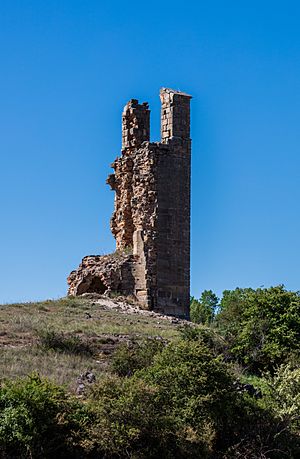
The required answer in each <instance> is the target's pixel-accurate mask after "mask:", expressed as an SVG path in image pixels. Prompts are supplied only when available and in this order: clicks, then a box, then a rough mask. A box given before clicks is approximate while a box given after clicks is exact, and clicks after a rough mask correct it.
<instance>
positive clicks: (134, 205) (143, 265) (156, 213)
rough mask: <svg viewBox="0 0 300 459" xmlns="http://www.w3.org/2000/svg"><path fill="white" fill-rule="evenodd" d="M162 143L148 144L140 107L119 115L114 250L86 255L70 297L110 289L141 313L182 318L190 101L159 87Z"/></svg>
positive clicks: (186, 286) (186, 291) (133, 104)
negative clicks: (148, 311)
mask: <svg viewBox="0 0 300 459" xmlns="http://www.w3.org/2000/svg"><path fill="white" fill-rule="evenodd" d="M160 99H161V142H154V143H153V142H150V110H149V107H148V104H147V103H143V104H139V103H138V101H137V100H135V99H132V100H130V101H129V102H128V103H127V105H126V106H125V108H124V111H123V114H122V155H121V157H120V158H117V159H116V160H115V161H114V163H113V164H112V167H113V169H114V173H113V174H111V175H110V176H109V177H108V179H107V183H108V184H109V185H110V186H111V189H112V190H114V191H115V210H114V213H113V216H112V219H111V230H112V233H113V235H114V237H115V239H116V249H117V250H116V252H115V253H114V254H111V255H105V256H88V257H85V258H84V259H83V260H82V262H81V264H80V266H79V268H78V269H77V270H76V271H72V273H71V274H70V276H69V278H68V283H69V292H68V293H69V295H80V294H82V293H86V292H97V293H104V292H109V291H117V292H119V293H121V294H124V295H134V296H135V297H136V299H137V301H138V303H139V304H140V306H141V307H142V308H144V309H151V310H154V311H157V312H161V313H164V314H170V315H175V316H179V317H186V318H188V317H189V299H190V175H191V139H190V99H191V96H189V95H188V94H185V93H182V92H179V91H173V90H172V89H167V88H162V89H161V91H160Z"/></svg>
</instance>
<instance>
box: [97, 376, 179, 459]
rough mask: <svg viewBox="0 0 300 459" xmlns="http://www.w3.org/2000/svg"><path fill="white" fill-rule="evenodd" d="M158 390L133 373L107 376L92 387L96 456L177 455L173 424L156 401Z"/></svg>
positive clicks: (152, 456) (165, 456)
mask: <svg viewBox="0 0 300 459" xmlns="http://www.w3.org/2000/svg"><path fill="white" fill-rule="evenodd" d="M157 391H158V389H157V388H155V387H154V386H151V385H148V384H146V383H145V382H144V381H142V380H140V379H137V378H134V377H133V378H130V379H128V378H118V377H110V378H108V379H105V380H103V381H101V382H100V383H98V384H97V385H96V386H94V387H93V388H92V393H91V397H90V400H89V403H90V409H91V411H92V412H93V414H94V417H95V422H94V424H93V427H92V429H91V438H92V441H93V444H94V450H95V451H96V452H97V454H98V455H99V456H98V455H97V457H106V458H114V457H130V458H136V459H142V458H145V459H146V458H157V457H164V458H170V459H171V458H173V457H176V456H174V455H173V453H172V451H173V450H174V441H172V439H173V437H174V436H175V434H174V433H173V430H174V429H173V427H174V426H173V425H172V422H171V421H170V419H169V416H168V415H166V414H165V413H164V410H162V407H161V406H160V404H159V402H158V399H157Z"/></svg>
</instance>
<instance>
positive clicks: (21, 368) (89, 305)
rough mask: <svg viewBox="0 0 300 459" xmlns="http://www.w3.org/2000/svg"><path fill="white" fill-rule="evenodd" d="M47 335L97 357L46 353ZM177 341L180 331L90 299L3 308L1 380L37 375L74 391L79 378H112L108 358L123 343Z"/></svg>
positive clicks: (56, 351)
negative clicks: (90, 375)
mask: <svg viewBox="0 0 300 459" xmlns="http://www.w3.org/2000/svg"><path fill="white" fill-rule="evenodd" d="M47 332H49V333H52V334H57V335H59V337H60V339H64V337H65V338H66V340H70V339H72V337H73V338H74V337H76V339H78V340H80V342H81V343H84V344H85V345H86V346H89V348H90V349H92V350H93V351H92V355H88V354H86V353H82V354H80V352H74V353H72V352H62V351H61V350H59V349H46V348H45V347H44V348H43V347H41V336H42V335H43V334H44V335H45V333H46V334H47ZM149 336H150V337H156V336H160V337H162V338H163V339H164V340H173V339H176V338H177V337H178V325H174V324H172V323H170V322H169V321H167V320H163V319H160V318H157V317H148V316H144V315H142V314H130V313H123V312H122V313H121V312H120V311H118V310H115V309H110V310H107V309H105V308H104V307H103V306H101V302H100V304H99V303H95V302H93V301H92V300H88V299H85V298H62V299H60V300H57V301H51V300H49V301H43V302H40V303H24V304H11V305H3V306H0V374H1V377H0V380H1V378H15V377H18V376H24V375H26V374H28V373H31V372H32V371H38V372H39V373H40V374H41V375H42V376H46V377H48V378H50V379H52V380H54V381H56V382H58V383H60V384H65V385H66V386H68V387H69V388H71V389H73V388H74V387H75V384H76V379H77V377H78V376H79V374H80V373H83V372H84V371H86V370H88V369H89V370H92V371H93V372H94V373H95V375H96V377H98V378H99V377H101V374H103V373H105V372H107V368H108V361H109V356H110V355H111V353H112V352H113V351H114V349H115V348H116V346H117V345H118V344H119V343H120V342H122V341H130V340H136V339H139V338H141V339H142V338H145V337H149Z"/></svg>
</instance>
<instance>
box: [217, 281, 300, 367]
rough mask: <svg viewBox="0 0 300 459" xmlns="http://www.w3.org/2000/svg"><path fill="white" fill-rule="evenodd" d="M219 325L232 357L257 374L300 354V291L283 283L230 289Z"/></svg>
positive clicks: (218, 318)
mask: <svg viewBox="0 0 300 459" xmlns="http://www.w3.org/2000/svg"><path fill="white" fill-rule="evenodd" d="M216 324H217V327H218V329H219V331H220V332H221V333H222V334H223V336H224V338H225V339H226V340H227V342H228V346H229V351H230V353H231V355H232V357H234V358H236V359H237V360H238V361H239V362H240V363H241V364H243V365H246V366H247V368H248V369H249V370H251V371H254V372H255V373H260V372H261V371H264V370H270V371H273V370H274V368H275V367H276V365H280V364H282V363H284V362H286V361H287V360H288V359H289V358H291V356H292V355H293V358H296V359H298V358H299V356H300V294H299V292H291V291H287V290H286V289H285V288H284V286H283V285H279V286H277V287H270V288H258V289H257V290H254V289H251V288H247V289H240V288H237V289H235V290H232V291H230V290H226V291H225V292H224V294H223V298H222V300H221V303H220V312H219V313H218V315H217V317H216Z"/></svg>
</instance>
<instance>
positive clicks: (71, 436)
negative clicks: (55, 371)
mask: <svg viewBox="0 0 300 459" xmlns="http://www.w3.org/2000/svg"><path fill="white" fill-rule="evenodd" d="M86 419H87V413H86V412H85V409H84V407H83V406H81V405H79V404H78V402H76V401H74V400H73V399H71V398H69V397H68V396H67V395H66V393H65V391H64V390H63V388H61V387H59V386H57V385H55V384H53V383H51V382H49V381H47V380H45V379H41V378H40V377H39V376H38V375H37V374H33V375H31V376H29V377H27V378H24V379H20V380H17V381H15V382H12V381H7V382H5V383H4V384H2V385H1V387H0V457H4V458H11V459H17V458H22V459H25V458H34V459H35V458H53V457H64V458H71V457H77V454H81V453H82V448H81V446H80V441H79V439H80V438H81V434H82V433H83V431H84V426H85V423H86Z"/></svg>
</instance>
